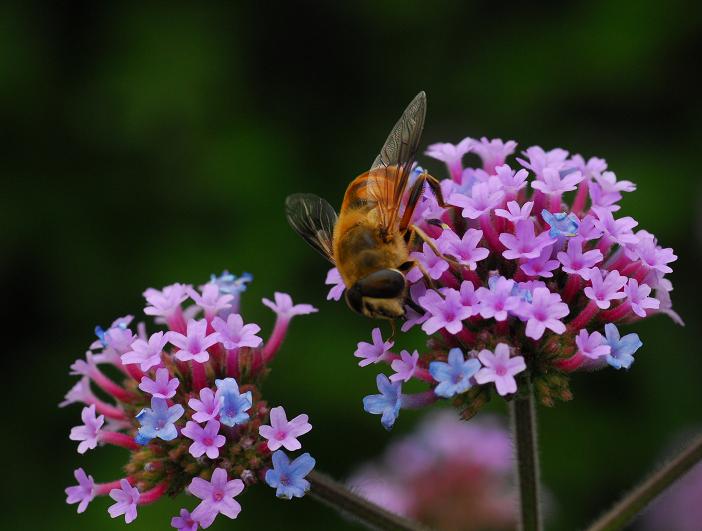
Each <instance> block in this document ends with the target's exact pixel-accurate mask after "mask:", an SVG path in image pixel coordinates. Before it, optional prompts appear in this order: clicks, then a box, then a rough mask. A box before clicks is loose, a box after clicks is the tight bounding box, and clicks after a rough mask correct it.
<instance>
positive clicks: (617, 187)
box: [588, 159, 636, 193]
mask: <svg viewBox="0 0 702 531" xmlns="http://www.w3.org/2000/svg"><path fill="white" fill-rule="evenodd" d="M590 160H592V159H590ZM599 160H602V159H599ZM602 162H604V161H602ZM588 164H589V161H588ZM606 168H607V163H605V164H604V168H602V170H603V171H600V172H595V173H594V178H595V180H596V181H597V182H598V183H599V185H600V187H602V190H604V191H605V192H607V193H611V192H633V191H634V190H636V185H635V184H634V183H632V182H631V181H617V176H616V175H615V174H614V172H613V171H604V169H606Z"/></svg>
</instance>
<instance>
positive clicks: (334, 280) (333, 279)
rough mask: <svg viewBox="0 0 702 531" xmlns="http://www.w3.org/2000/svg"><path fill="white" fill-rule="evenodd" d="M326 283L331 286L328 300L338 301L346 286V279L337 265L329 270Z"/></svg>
mask: <svg viewBox="0 0 702 531" xmlns="http://www.w3.org/2000/svg"><path fill="white" fill-rule="evenodd" d="M324 283H325V284H327V285H330V286H331V288H330V289H329V293H328V294H327V300H328V301H338V300H339V299H341V297H342V296H343V294H344V290H345V289H346V286H345V285H344V279H343V278H341V273H339V270H338V269H337V268H336V267H332V268H331V269H330V270H329V272H327V278H326V280H325V281H324Z"/></svg>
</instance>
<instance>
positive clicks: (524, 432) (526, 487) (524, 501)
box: [510, 377, 541, 531]
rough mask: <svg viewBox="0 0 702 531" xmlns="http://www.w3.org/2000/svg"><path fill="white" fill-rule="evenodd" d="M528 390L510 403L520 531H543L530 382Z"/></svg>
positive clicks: (528, 382) (532, 395)
mask: <svg viewBox="0 0 702 531" xmlns="http://www.w3.org/2000/svg"><path fill="white" fill-rule="evenodd" d="M527 378H529V377H527ZM527 390H528V392H527V393H526V394H525V395H520V396H517V397H515V399H514V400H512V402H511V403H510V412H511V417H512V431H513V433H514V441H515V448H516V462H517V463H516V464H517V481H518V483H519V508H520V526H519V529H520V530H521V531H540V530H541V505H540V492H539V491H540V486H539V454H538V449H537V443H536V410H535V408H534V392H533V389H532V386H531V380H530V379H528V381H527Z"/></svg>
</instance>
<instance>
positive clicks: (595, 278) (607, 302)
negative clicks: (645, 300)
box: [584, 267, 628, 310]
mask: <svg viewBox="0 0 702 531" xmlns="http://www.w3.org/2000/svg"><path fill="white" fill-rule="evenodd" d="M589 276H590V278H589V280H590V284H591V285H590V286H588V287H586V288H585V290H584V293H585V296H586V297H587V298H588V299H590V300H593V301H595V303H596V304H597V306H598V307H599V308H601V309H602V310H606V309H607V308H609V307H610V306H611V304H612V303H611V301H613V300H616V299H623V298H624V297H626V293H624V292H623V291H620V290H621V289H622V288H623V287H624V285H625V284H626V282H627V280H628V278H627V277H625V276H622V275H620V274H619V271H617V270H614V271H609V272H608V273H607V275H606V276H604V277H603V276H602V270H601V269H600V268H598V267H595V268H592V269H591V270H590V274H589Z"/></svg>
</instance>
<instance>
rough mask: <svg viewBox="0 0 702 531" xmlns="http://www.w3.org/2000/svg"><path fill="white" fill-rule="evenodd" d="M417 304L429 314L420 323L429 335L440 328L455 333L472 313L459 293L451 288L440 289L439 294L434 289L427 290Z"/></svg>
mask: <svg viewBox="0 0 702 531" xmlns="http://www.w3.org/2000/svg"><path fill="white" fill-rule="evenodd" d="M442 295H443V297H442ZM419 304H420V306H421V307H422V308H424V309H425V310H426V311H427V313H428V314H429V318H428V319H427V320H426V321H425V322H424V323H423V324H422V330H424V331H425V332H426V333H427V334H429V335H431V334H433V333H435V332H437V331H438V330H440V329H442V328H445V329H446V330H447V331H448V332H449V333H450V334H457V333H458V332H460V331H461V328H463V323H462V321H463V320H464V319H468V317H470V316H471V315H473V313H474V312H473V310H472V309H471V308H468V307H466V306H464V305H463V303H462V302H461V294H460V293H459V292H458V291H457V290H455V289H451V288H446V289H444V290H442V292H441V295H440V294H439V293H437V292H436V291H434V290H430V291H427V293H426V294H425V295H424V296H423V297H420V298H419Z"/></svg>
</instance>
